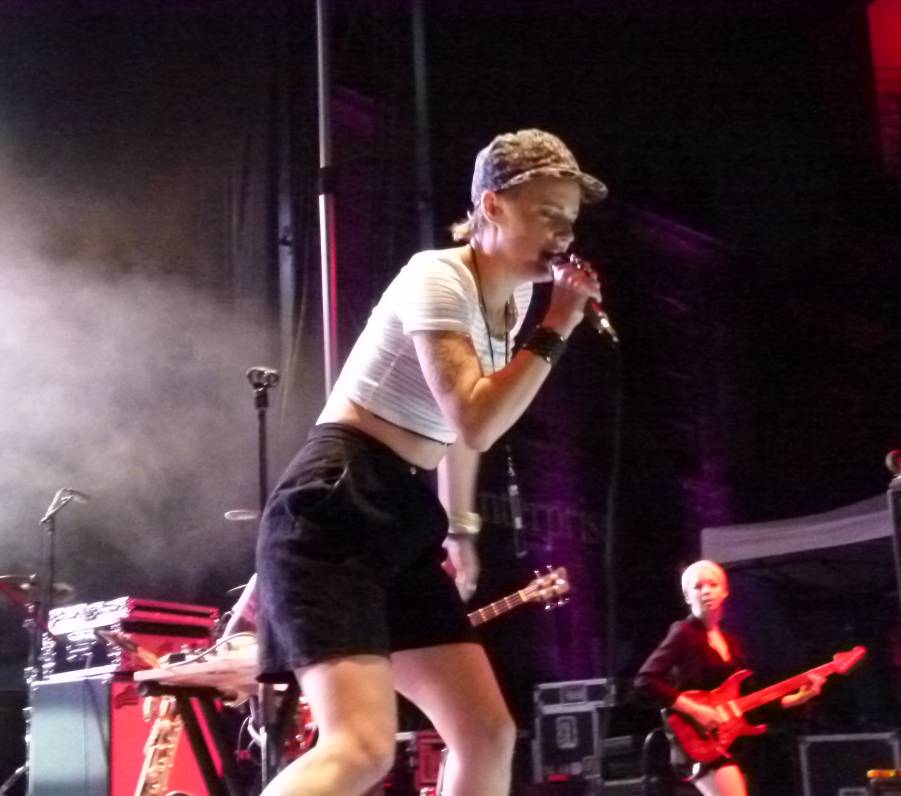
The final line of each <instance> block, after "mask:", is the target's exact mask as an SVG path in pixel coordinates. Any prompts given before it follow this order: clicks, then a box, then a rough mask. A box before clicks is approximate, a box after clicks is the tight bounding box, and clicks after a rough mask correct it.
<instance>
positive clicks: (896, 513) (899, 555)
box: [885, 450, 901, 618]
mask: <svg viewBox="0 0 901 796" xmlns="http://www.w3.org/2000/svg"><path fill="white" fill-rule="evenodd" d="M885 464H886V466H887V467H888V469H889V471H890V472H891V473H892V475H893V478H892V480H891V483H890V484H889V487H888V510H889V517H890V519H891V523H892V555H893V558H894V564H895V588H896V589H897V590H898V616H899V618H901V451H898V450H894V451H891V452H890V453H889V454H888V455H887V456H886V457H885Z"/></svg>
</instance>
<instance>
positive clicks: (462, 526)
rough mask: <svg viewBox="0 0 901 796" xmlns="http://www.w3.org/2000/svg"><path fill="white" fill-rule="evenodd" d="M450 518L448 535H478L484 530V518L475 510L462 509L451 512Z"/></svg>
mask: <svg viewBox="0 0 901 796" xmlns="http://www.w3.org/2000/svg"><path fill="white" fill-rule="evenodd" d="M447 520H448V530H447V535H448V536H452V537H453V536H456V537H457V538H461V537H466V536H478V534H479V531H481V530H482V518H481V517H480V516H479V515H478V514H476V513H475V512H474V511H460V512H455V513H454V514H451V515H449V516H448V518H447Z"/></svg>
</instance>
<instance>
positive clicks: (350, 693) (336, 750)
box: [263, 655, 397, 796]
mask: <svg viewBox="0 0 901 796" xmlns="http://www.w3.org/2000/svg"><path fill="white" fill-rule="evenodd" d="M296 674H297V678H298V680H299V682H300V685H301V689H302V690H303V694H304V697H305V698H306V699H307V701H308V702H309V704H310V709H311V711H312V714H313V717H314V718H315V720H316V723H317V725H318V728H319V740H318V741H317V742H316V745H315V746H314V747H313V748H312V749H311V750H310V751H309V752H306V753H305V754H303V755H301V756H300V757H299V758H298V759H297V760H295V761H294V762H293V763H291V765H289V766H288V767H287V768H285V770H284V771H282V772H281V773H280V774H279V775H278V776H277V777H276V778H275V779H273V780H272V782H270V783H269V785H268V786H267V787H266V789H265V790H264V791H263V796H360V794H363V793H365V792H366V791H367V790H368V789H369V788H372V787H373V786H374V785H376V784H377V783H378V782H379V781H380V780H381V779H382V778H383V777H384V776H385V774H387V773H388V770H389V769H390V768H391V766H392V764H393V762H394V752H395V742H394V735H395V732H396V728H397V700H396V697H395V695H394V683H393V677H392V674H391V663H390V661H389V660H388V659H387V658H382V657H379V656H377V655H352V656H349V657H347V658H340V659H336V660H334V661H326V662H325V663H317V664H315V665H313V666H310V667H308V668H306V669H298V670H297V672H296Z"/></svg>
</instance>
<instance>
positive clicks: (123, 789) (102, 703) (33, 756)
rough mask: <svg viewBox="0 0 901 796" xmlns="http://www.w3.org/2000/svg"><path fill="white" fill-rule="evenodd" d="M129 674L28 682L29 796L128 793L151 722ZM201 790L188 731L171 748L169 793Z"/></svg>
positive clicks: (200, 793) (200, 794)
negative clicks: (29, 684) (29, 691)
mask: <svg viewBox="0 0 901 796" xmlns="http://www.w3.org/2000/svg"><path fill="white" fill-rule="evenodd" d="M142 701H143V700H142V698H141V697H140V696H139V695H138V690H137V686H136V684H135V683H133V682H132V681H131V680H130V679H128V676H127V675H112V674H110V675H106V676H103V677H90V678H82V679H74V678H73V679H68V680H66V679H64V680H62V681H60V682H51V681H39V682H36V683H33V684H32V686H31V742H30V744H29V748H28V796H134V793H135V789H136V786H137V784H138V778H139V777H140V774H141V768H142V766H143V763H144V743H145V741H146V740H147V738H148V737H149V735H150V731H151V728H152V724H151V723H150V722H147V721H145V720H144V717H143V710H142ZM172 791H182V792H186V793H190V794H192V795H193V796H206V795H207V792H208V791H207V789H206V786H205V785H204V781H203V777H202V775H201V773H200V769H199V767H198V765H197V762H196V760H195V758H194V755H193V753H192V751H191V747H190V744H189V743H188V739H187V737H182V738H181V740H180V741H179V743H178V746H177V747H176V750H175V755H174V761H173V765H172V769H171V773H170V775H169V785H168V789H167V791H166V792H167V793H169V792H172Z"/></svg>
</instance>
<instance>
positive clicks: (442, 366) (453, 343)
mask: <svg viewBox="0 0 901 796" xmlns="http://www.w3.org/2000/svg"><path fill="white" fill-rule="evenodd" d="M430 353H431V361H430V362H429V367H430V368H431V369H432V371H433V373H434V374H435V376H436V379H435V381H436V383H437V385H438V389H440V390H441V392H443V393H449V392H452V391H453V389H454V387H455V386H456V384H457V381H458V379H459V378H460V371H461V370H462V369H463V365H464V364H465V362H466V355H465V351H464V349H463V345H462V340H461V338H460V335H458V334H448V335H441V336H440V337H436V338H435V341H434V344H433V345H432V346H431V350H430Z"/></svg>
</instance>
